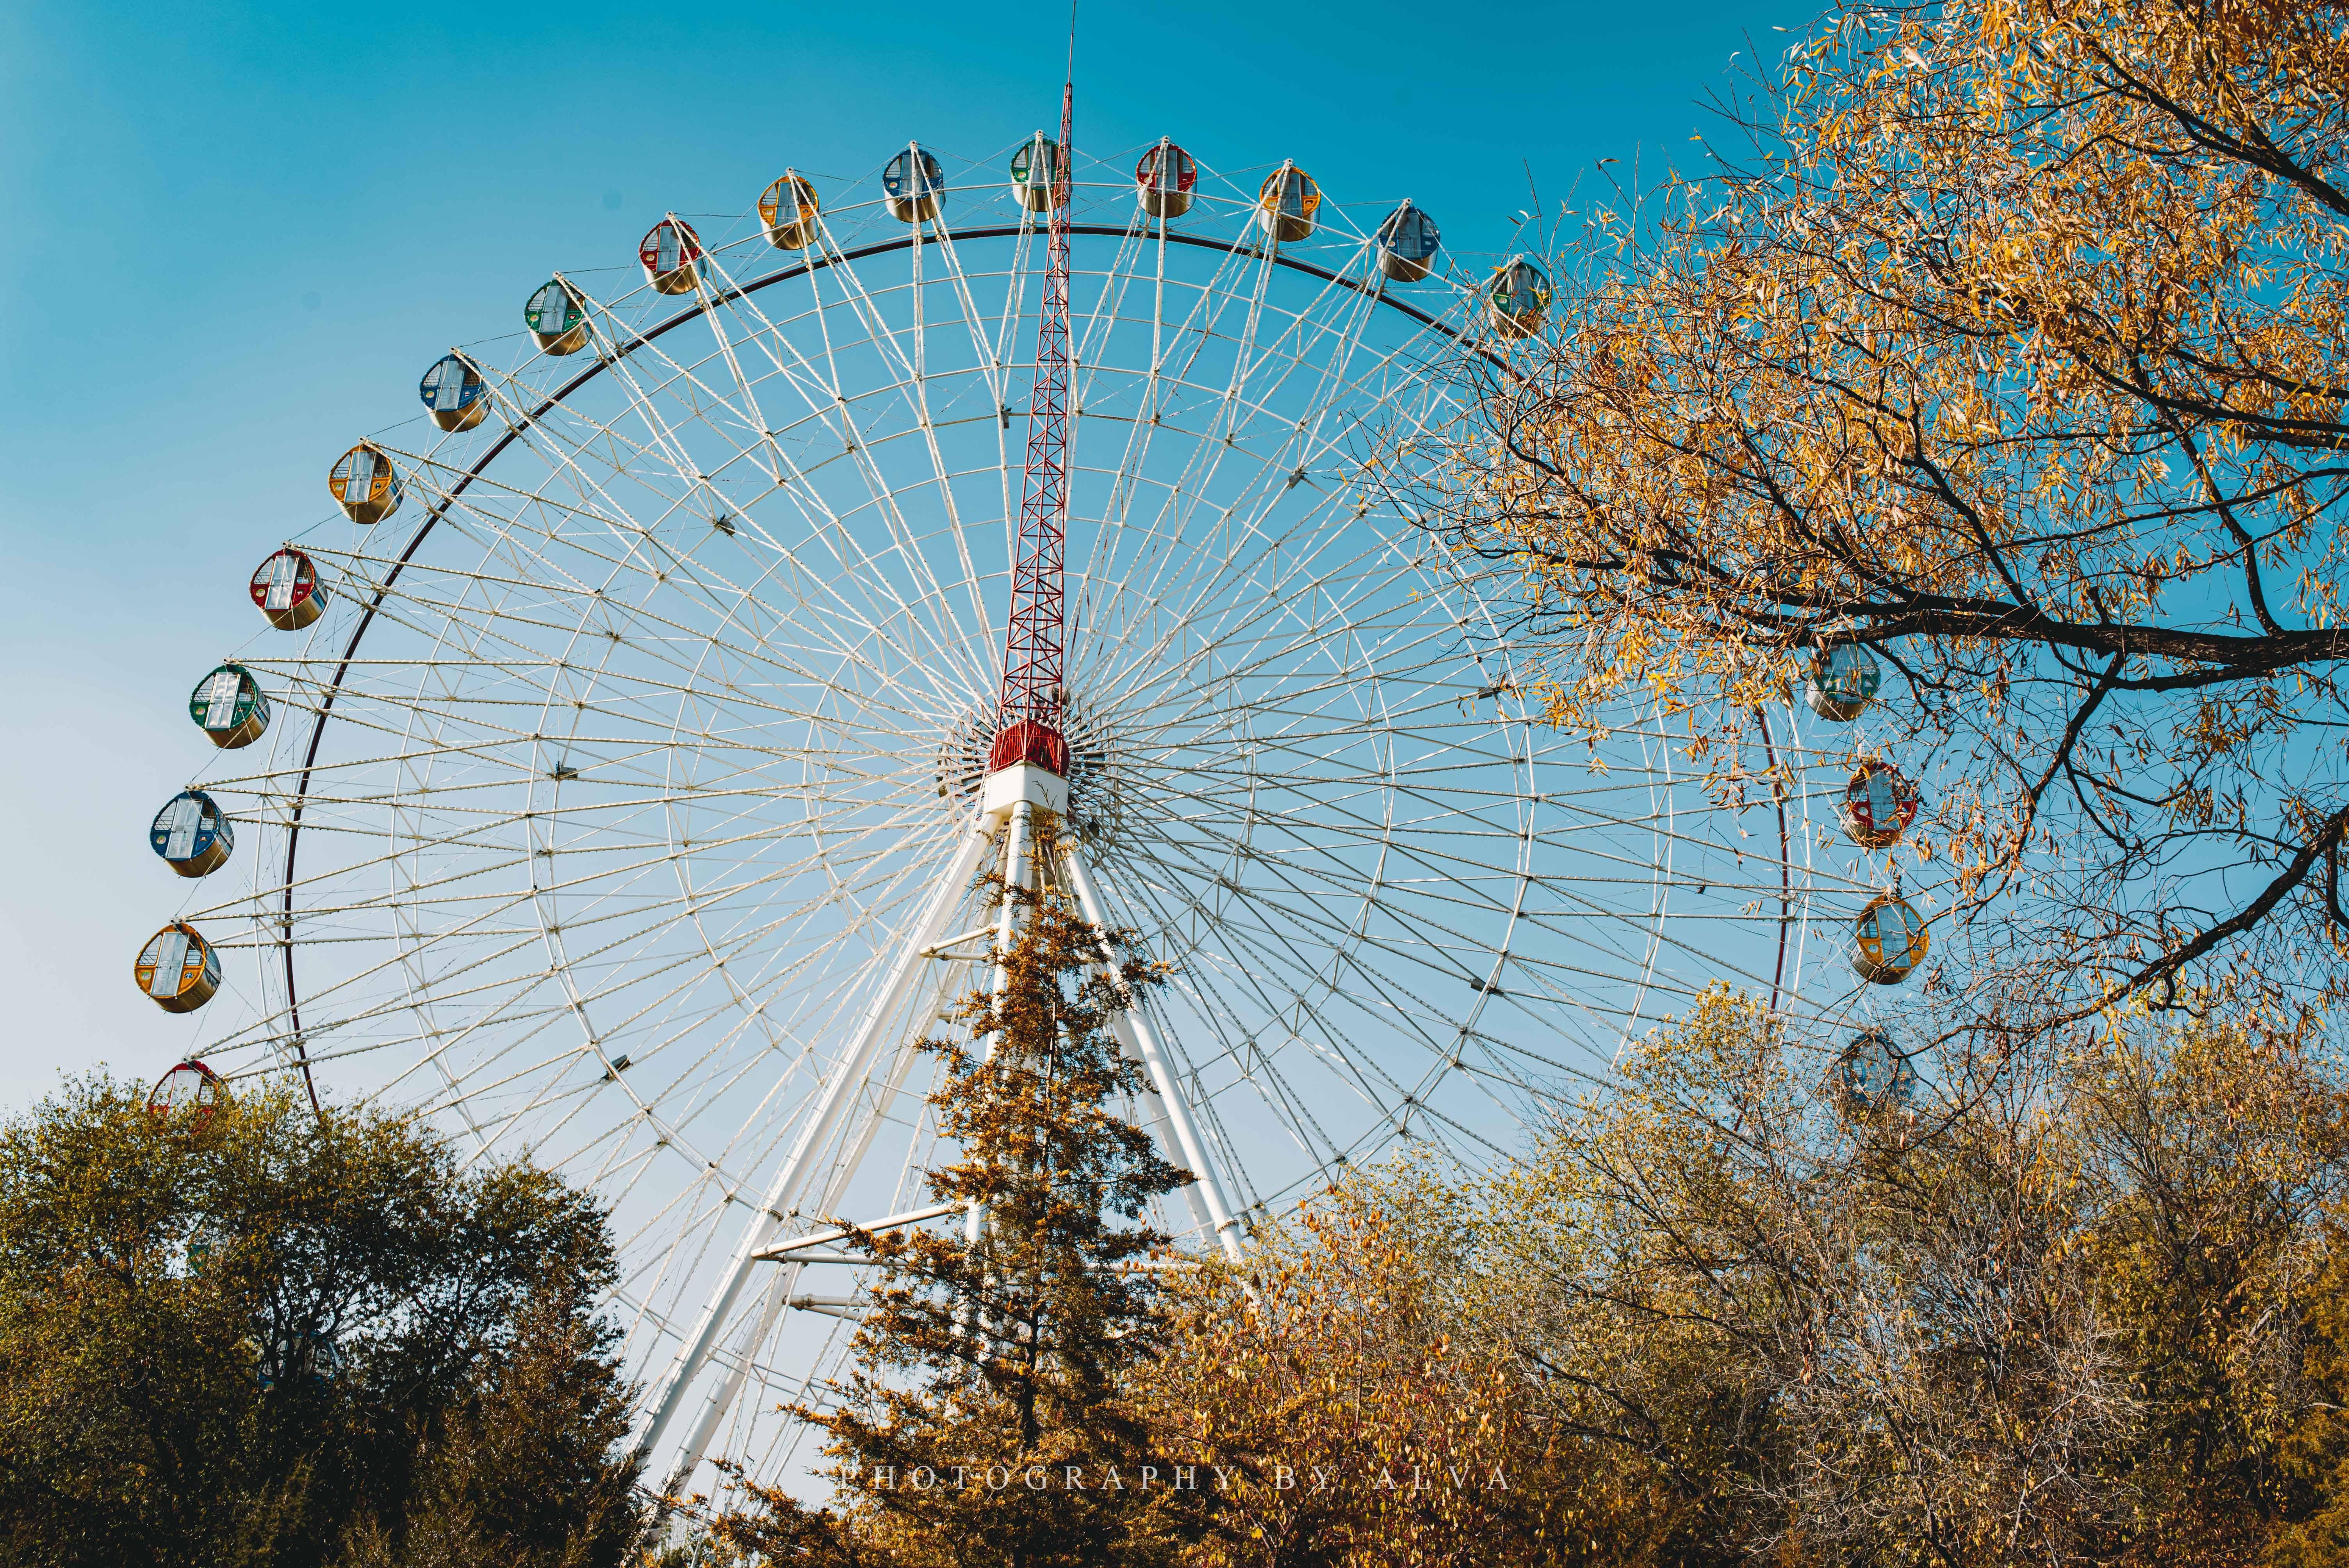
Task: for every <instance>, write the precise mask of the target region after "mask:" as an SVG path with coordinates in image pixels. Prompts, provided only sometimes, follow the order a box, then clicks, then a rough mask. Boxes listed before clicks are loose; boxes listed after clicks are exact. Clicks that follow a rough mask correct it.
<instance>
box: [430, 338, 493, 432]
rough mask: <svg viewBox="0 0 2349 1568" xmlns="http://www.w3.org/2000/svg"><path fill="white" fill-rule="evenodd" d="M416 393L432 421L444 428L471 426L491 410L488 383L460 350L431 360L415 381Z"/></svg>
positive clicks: (461, 428) (458, 428)
mask: <svg viewBox="0 0 2349 1568" xmlns="http://www.w3.org/2000/svg"><path fill="white" fill-rule="evenodd" d="M416 395H417V396H418V397H420V398H422V399H423V400H424V408H425V411H426V412H427V413H429V414H430V415H431V416H432V422H433V423H434V424H435V425H438V426H439V427H440V428H442V429H444V430H452V431H453V430H470V429H471V428H473V427H474V426H476V425H478V424H480V423H481V416H482V415H484V414H487V413H488V412H489V411H490V384H489V383H488V382H486V381H484V380H482V379H481V371H480V369H479V368H477V367H476V366H474V365H473V364H472V363H471V361H469V360H468V359H466V357H465V356H463V355H461V354H445V355H442V356H440V358H438V359H436V360H434V361H433V362H432V363H431V365H430V366H428V367H427V368H426V369H425V372H424V379H423V380H421V381H419V382H418V383H417V384H416Z"/></svg>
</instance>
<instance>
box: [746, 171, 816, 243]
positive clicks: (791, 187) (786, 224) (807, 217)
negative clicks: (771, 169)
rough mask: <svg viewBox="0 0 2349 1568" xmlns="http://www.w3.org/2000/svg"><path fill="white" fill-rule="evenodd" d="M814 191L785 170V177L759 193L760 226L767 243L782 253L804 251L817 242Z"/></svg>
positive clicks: (812, 187) (795, 173)
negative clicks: (812, 241) (809, 243)
mask: <svg viewBox="0 0 2349 1568" xmlns="http://www.w3.org/2000/svg"><path fill="white" fill-rule="evenodd" d="M816 206H817V203H816V199H815V187H814V186H812V185H811V184H809V183H808V182H807V181H804V180H802V179H801V178H800V177H799V174H798V172H797V171H796V170H790V169H786V170H783V177H782V178H781V179H780V180H778V181H775V182H774V183H773V184H772V185H770V186H768V187H767V189H766V190H765V191H762V192H761V193H760V196H759V222H761V224H763V225H764V226H765V228H766V231H767V243H769V244H771V245H772V246H774V247H775V249H777V250H779V251H804V250H806V249H807V247H808V242H809V241H810V240H812V239H814V238H815V214H816Z"/></svg>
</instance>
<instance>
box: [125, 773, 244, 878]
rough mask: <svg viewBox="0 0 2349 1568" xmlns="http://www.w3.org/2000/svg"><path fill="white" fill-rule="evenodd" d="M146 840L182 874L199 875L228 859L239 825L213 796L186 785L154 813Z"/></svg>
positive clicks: (164, 860) (213, 870)
mask: <svg viewBox="0 0 2349 1568" xmlns="http://www.w3.org/2000/svg"><path fill="white" fill-rule="evenodd" d="M147 841H148V843H149V844H150V845H151V846H153V848H154V851H155V852H156V853H157V854H158V855H160V856H161V857H162V859H163V863H164V864H165V865H167V866H170V867H171V869H172V870H173V871H175V872H179V873H180V874H181V876H183V877H200V876H202V875H204V874H206V873H207V872H215V871H218V870H219V869H220V868H221V867H222V866H223V865H225V864H227V863H228V857H229V851H232V850H233V849H235V848H236V829H235V828H234V827H233V826H232V825H231V824H230V822H229V820H228V817H227V814H226V813H224V812H223V811H222V810H221V809H220V806H219V804H218V803H217V802H216V801H214V800H213V799H212V797H211V796H209V795H207V794H205V793H204V792H203V791H202V790H201V789H183V790H181V792H180V793H179V794H177V795H174V796H172V797H171V799H169V800H167V801H165V802H164V803H163V809H162V810H160V811H158V812H156V813H155V820H154V822H153V823H152V824H151V825H150V827H149V828H148V830H147Z"/></svg>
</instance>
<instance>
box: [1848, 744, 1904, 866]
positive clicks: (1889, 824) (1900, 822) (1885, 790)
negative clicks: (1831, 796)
mask: <svg viewBox="0 0 2349 1568" xmlns="http://www.w3.org/2000/svg"><path fill="white" fill-rule="evenodd" d="M1919 799H1920V796H1919V793H1918V789H1917V786H1916V785H1915V784H1914V783H1913V782H1911V781H1910V779H1909V776H1908V775H1907V774H1905V773H1903V772H1901V771H1900V769H1898V768H1895V767H1893V766H1892V764H1890V763H1889V762H1878V761H1876V760H1874V759H1873V758H1871V759H1869V760H1868V761H1866V762H1863V763H1861V764H1860V765H1859V767H1858V769H1857V770H1855V771H1854V772H1853V774H1852V776H1851V781H1850V782H1849V783H1847V784H1846V785H1845V786H1844V790H1843V800H1842V802H1841V803H1840V804H1839V805H1838V806H1837V816H1839V817H1841V818H1842V819H1843V830H1844V831H1845V833H1847V835H1849V836H1850V839H1851V841H1852V842H1853V843H1855V844H1857V845H1858V846H1859V847H1860V848H1861V849H1863V850H1880V849H1882V848H1884V847H1885V846H1886V845H1888V844H1892V843H1898V842H1899V839H1900V835H1901V834H1903V833H1905V832H1907V831H1908V830H1909V823H1911V822H1914V821H1915V820H1917V806H1918V801H1919Z"/></svg>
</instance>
